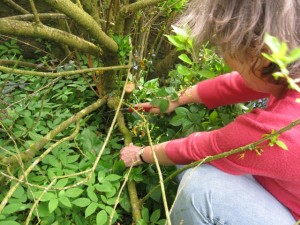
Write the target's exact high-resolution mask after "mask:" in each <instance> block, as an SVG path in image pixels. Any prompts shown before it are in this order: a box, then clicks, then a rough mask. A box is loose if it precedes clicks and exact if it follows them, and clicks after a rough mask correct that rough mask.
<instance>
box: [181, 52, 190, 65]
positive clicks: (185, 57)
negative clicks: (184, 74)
mask: <svg viewBox="0 0 300 225" xmlns="http://www.w3.org/2000/svg"><path fill="white" fill-rule="evenodd" d="M178 58H179V59H181V60H182V61H183V62H185V63H187V64H189V65H193V61H192V60H191V59H190V58H189V57H188V56H187V54H181V55H180V56H179V57H178Z"/></svg>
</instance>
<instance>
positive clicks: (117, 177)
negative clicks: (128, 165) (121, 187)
mask: <svg viewBox="0 0 300 225" xmlns="http://www.w3.org/2000/svg"><path fill="white" fill-rule="evenodd" d="M121 178H122V177H121V176H120V175H117V174H109V175H108V176H107V177H105V178H104V180H105V181H117V180H120V179H121Z"/></svg>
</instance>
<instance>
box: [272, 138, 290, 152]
mask: <svg viewBox="0 0 300 225" xmlns="http://www.w3.org/2000/svg"><path fill="white" fill-rule="evenodd" d="M275 144H276V145H278V146H279V147H280V148H282V149H283V150H286V151H287V150H288V147H287V146H286V144H285V143H284V142H283V141H280V140H277V141H276V142H275Z"/></svg>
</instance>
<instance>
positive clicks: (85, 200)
mask: <svg viewBox="0 0 300 225" xmlns="http://www.w3.org/2000/svg"><path fill="white" fill-rule="evenodd" d="M72 203H73V204H74V205H76V206H79V207H86V206H88V205H89V204H90V203H91V200H90V199H88V198H77V199H76V200H74V201H73V202H72Z"/></svg>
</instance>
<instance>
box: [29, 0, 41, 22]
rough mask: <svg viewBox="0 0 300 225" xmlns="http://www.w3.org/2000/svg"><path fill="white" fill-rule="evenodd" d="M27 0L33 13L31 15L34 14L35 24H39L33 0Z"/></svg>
mask: <svg viewBox="0 0 300 225" xmlns="http://www.w3.org/2000/svg"><path fill="white" fill-rule="evenodd" d="M28 1H29V4H30V7H31V10H32V13H33V16H34V22H35V23H36V24H41V20H40V17H39V15H38V11H37V10H36V7H35V4H34V1H33V0H28Z"/></svg>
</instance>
